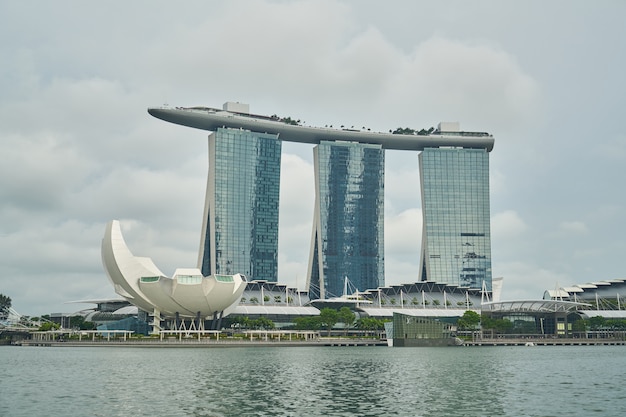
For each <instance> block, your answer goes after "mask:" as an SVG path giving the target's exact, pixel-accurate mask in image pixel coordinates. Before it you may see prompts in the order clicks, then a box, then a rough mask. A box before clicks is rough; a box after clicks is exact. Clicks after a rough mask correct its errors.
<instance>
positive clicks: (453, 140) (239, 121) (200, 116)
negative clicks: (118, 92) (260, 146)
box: [148, 107, 494, 152]
mask: <svg viewBox="0 0 626 417" xmlns="http://www.w3.org/2000/svg"><path fill="white" fill-rule="evenodd" d="M148 113H150V114H151V115H152V116H154V117H156V118H158V119H161V120H165V121H166V122H170V123H175V124H179V125H183V126H188V127H193V128H196V129H202V130H209V131H215V130H217V129H218V128H220V127H225V128H233V129H245V130H250V131H253V132H261V133H270V134H275V135H278V137H279V139H280V140H284V141H289V142H299V143H310V144H319V143H320V142H321V141H347V142H359V143H365V144H373V145H381V146H382V147H383V149H392V150H405V151H421V150H424V149H425V148H441V147H452V148H475V149H486V150H487V151H488V152H491V150H493V146H494V138H493V136H492V135H490V134H488V133H485V132H461V131H455V132H445V131H444V132H442V131H438V130H435V131H434V132H432V133H430V134H428V135H402V134H392V133H382V132H372V131H366V130H356V129H335V128H332V127H311V126H300V125H296V124H288V123H285V122H283V121H281V120H280V119H278V118H276V117H269V116H261V115H254V114H249V113H238V112H233V111H226V110H221V109H216V108H210V107H189V108H187V107H174V108H171V107H152V108H149V109H148Z"/></svg>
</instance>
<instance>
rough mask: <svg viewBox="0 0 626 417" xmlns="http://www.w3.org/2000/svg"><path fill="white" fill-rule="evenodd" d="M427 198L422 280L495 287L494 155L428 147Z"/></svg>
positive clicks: (424, 168) (424, 160)
mask: <svg viewBox="0 0 626 417" xmlns="http://www.w3.org/2000/svg"><path fill="white" fill-rule="evenodd" d="M419 162H420V181H421V194H422V215H423V232H422V253H421V261H420V277H419V280H420V281H433V282H437V283H445V284H452V285H458V286H461V287H466V288H482V286H483V284H484V285H485V287H486V289H487V290H488V291H491V288H492V276H491V229H490V209H489V153H488V152H487V150H486V149H465V148H426V149H424V150H423V151H422V152H421V153H420V155H419Z"/></svg>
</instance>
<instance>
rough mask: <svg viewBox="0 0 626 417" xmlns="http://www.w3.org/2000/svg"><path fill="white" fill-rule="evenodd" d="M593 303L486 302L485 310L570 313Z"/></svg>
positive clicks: (546, 301)
mask: <svg viewBox="0 0 626 417" xmlns="http://www.w3.org/2000/svg"><path fill="white" fill-rule="evenodd" d="M590 306H591V304H587V303H577V302H574V301H561V300H518V301H497V302H490V303H484V304H483V305H482V311H483V312H490V313H570V312H572V311H576V310H578V309H581V308H583V307H590Z"/></svg>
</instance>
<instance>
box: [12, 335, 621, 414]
mask: <svg viewBox="0 0 626 417" xmlns="http://www.w3.org/2000/svg"><path fill="white" fill-rule="evenodd" d="M0 363H1V364H2V374H3V377H2V378H0V415H1V416H12V417H21V416H33V415H49V416H67V417H72V416H81V417H83V416H124V417H127V416H132V417H140V416H211V417H230V416H428V417H429V416H496V415H497V416H520V415H525V416H557V415H574V416H575V415H589V414H605V415H624V414H625V413H626V387H624V385H623V384H621V380H622V372H623V371H622V370H623V369H624V367H625V366H626V349H624V347H623V346H611V347H610V346H598V347H583V346H578V347H533V348H525V347H493V348H492V347H480V348H393V349H391V348H385V347H362V348H356V347H350V348H346V347H335V348H330V347H326V348H325V347H315V348H305V347H297V348H286V347H281V348H261V347H259V348H217V349H211V348H208V349H179V348H170V349H147V348H17V347H0Z"/></svg>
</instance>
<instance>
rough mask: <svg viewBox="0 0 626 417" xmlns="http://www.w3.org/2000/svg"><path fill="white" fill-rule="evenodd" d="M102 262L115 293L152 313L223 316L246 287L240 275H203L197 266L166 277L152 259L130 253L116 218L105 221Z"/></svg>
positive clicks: (179, 315) (160, 314) (243, 277)
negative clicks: (106, 222)
mask: <svg viewBox="0 0 626 417" xmlns="http://www.w3.org/2000/svg"><path fill="white" fill-rule="evenodd" d="M102 263H103V264H104V269H105V271H106V273H107V275H108V277H109V279H110V280H111V282H112V283H113V286H114V287H115V292H116V293H117V294H119V295H121V296H122V297H124V298H125V299H127V300H128V301H129V302H130V303H132V304H134V305H136V306H137V307H138V308H140V309H142V310H144V311H146V312H148V313H151V314H154V315H155V316H161V317H163V316H166V317H176V316H178V317H194V318H215V317H216V316H218V315H219V317H224V316H226V315H228V314H229V313H230V312H231V311H232V310H233V309H234V308H235V307H236V306H237V305H238V304H239V301H240V299H241V294H242V293H243V291H244V289H245V288H246V278H245V276H243V275H241V274H235V275H212V276H208V277H205V276H202V273H201V272H200V270H199V269H197V268H179V269H177V270H176V271H175V272H174V276H173V277H172V278H168V277H166V276H165V275H164V274H163V273H162V272H161V271H160V270H159V268H157V267H156V265H155V264H154V262H152V259H150V258H144V257H138V256H134V255H133V254H132V253H131V251H130V250H129V249H128V246H126V242H124V237H123V236H122V231H121V228H120V222H119V221H117V220H113V221H111V222H109V223H108V224H107V227H106V232H105V235H104V239H103V240H102Z"/></svg>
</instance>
